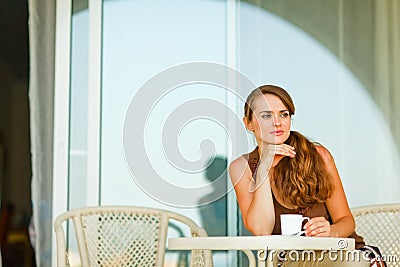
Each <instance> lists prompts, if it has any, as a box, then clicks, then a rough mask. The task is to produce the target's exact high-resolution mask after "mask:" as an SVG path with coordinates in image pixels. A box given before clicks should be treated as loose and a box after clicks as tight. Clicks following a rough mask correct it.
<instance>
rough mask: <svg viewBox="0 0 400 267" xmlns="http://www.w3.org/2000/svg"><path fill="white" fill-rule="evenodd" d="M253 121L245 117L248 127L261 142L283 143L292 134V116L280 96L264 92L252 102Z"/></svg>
mask: <svg viewBox="0 0 400 267" xmlns="http://www.w3.org/2000/svg"><path fill="white" fill-rule="evenodd" d="M251 106H252V109H253V117H252V119H251V121H248V119H247V118H244V122H245V124H246V127H247V129H249V130H250V131H252V132H254V136H255V137H256V139H257V142H258V143H259V144H260V142H262V143H267V144H283V143H284V142H285V141H286V140H287V139H288V138H289V135H290V126H291V118H290V114H289V111H288V109H287V108H286V107H285V105H284V104H283V102H282V101H281V99H280V98H279V97H277V96H276V95H272V94H264V95H260V96H257V97H256V98H254V100H253V102H252V105H251Z"/></svg>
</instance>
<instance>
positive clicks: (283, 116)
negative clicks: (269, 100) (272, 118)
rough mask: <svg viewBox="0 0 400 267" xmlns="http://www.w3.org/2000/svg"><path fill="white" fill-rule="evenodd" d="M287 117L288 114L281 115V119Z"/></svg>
mask: <svg viewBox="0 0 400 267" xmlns="http://www.w3.org/2000/svg"><path fill="white" fill-rule="evenodd" d="M287 117H289V113H287V112H285V113H282V114H281V118H287Z"/></svg>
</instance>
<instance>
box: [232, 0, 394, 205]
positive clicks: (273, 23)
mask: <svg viewBox="0 0 400 267" xmlns="http://www.w3.org/2000/svg"><path fill="white" fill-rule="evenodd" d="M364 3H365V2H363V1H353V2H351V3H350V2H348V1H299V2H296V3H295V2H293V1H241V2H240V11H239V34H238V35H239V44H240V45H239V51H238V53H239V58H240V60H239V62H240V66H239V69H240V71H241V72H242V73H244V74H246V75H248V76H249V77H250V78H251V79H252V80H253V81H255V83H256V84H258V85H262V84H276V85H280V86H282V87H284V88H286V89H287V90H288V91H289V93H290V94H291V95H292V97H293V99H294V102H295V105H296V114H295V116H294V117H293V121H292V129H293V130H296V131H299V132H301V133H303V134H304V135H305V136H307V137H309V138H310V139H311V140H312V141H316V142H319V143H321V144H322V145H324V146H325V147H327V148H328V149H329V150H330V152H331V153H332V155H333V156H334V158H335V161H336V164H337V167H338V169H339V173H340V175H341V179H342V182H343V184H344V187H345V191H346V194H347V198H348V201H349V204H350V206H351V207H355V206H363V205H371V204H379V203H394V202H398V201H399V200H400V199H399V195H398V193H397V188H399V187H400V179H399V173H400V172H399V171H400V169H399V168H400V167H399V166H400V164H399V163H400V159H399V151H398V149H397V148H398V147H399V145H398V144H396V141H395V140H394V138H393V136H394V134H395V132H393V131H392V129H393V128H394V127H393V125H394V124H395V122H394V120H393V119H392V121H390V118H389V120H388V118H385V115H384V112H383V111H384V110H385V108H387V107H385V105H381V106H379V102H378V101H377V99H379V97H377V96H382V94H386V93H387V91H385V90H384V88H383V87H376V86H374V84H377V82H376V81H374V79H373V77H374V75H375V76H376V75H377V74H376V72H378V73H379V72H380V71H381V70H379V68H380V67H382V66H383V65H379V64H377V62H376V61H375V60H374V55H375V59H376V58H378V57H376V56H377V55H379V54H380V53H381V51H379V50H377V45H376V44H377V42H379V41H378V40H377V39H375V36H377V35H376V32H375V31H376V29H377V28H376V25H374V24H373V20H371V15H374V14H375V12H376V9H377V8H378V6H376V5H364ZM380 4H381V3H379V4H378V5H380ZM382 4H383V6H385V3H382ZM383 6H382V7H383ZM350 10H352V11H355V10H359V11H358V12H350ZM367 14H368V15H367ZM382 31H383V32H387V31H389V29H388V28H381V29H380V30H379V32H382ZM361 39H362V41H361ZM386 41H387V42H390V39H389V38H388V40H386ZM374 64H376V65H374ZM393 66H394V65H393ZM392 70H393V69H392ZM390 94H393V95H398V93H396V91H395V90H393V91H392V92H390ZM388 105H389V104H388ZM382 107H383V108H382ZM392 115H393V114H392ZM391 128H392V129H391ZM244 153H245V152H244ZM379 155H385V156H379ZM382 183H385V184H390V185H392V186H391V187H390V188H388V187H382V186H381V185H382Z"/></svg>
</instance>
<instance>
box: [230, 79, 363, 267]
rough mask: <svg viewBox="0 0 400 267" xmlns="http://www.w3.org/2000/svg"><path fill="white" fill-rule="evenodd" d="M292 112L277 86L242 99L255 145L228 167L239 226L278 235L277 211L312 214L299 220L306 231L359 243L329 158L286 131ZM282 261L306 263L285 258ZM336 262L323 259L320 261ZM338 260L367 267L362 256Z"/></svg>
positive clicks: (325, 263) (288, 99) (322, 150)
mask: <svg viewBox="0 0 400 267" xmlns="http://www.w3.org/2000/svg"><path fill="white" fill-rule="evenodd" d="M294 113H295V107H294V104H293V101H292V99H291V97H290V95H289V94H288V93H287V92H286V91H285V90H284V89H282V88H280V87H278V86H274V85H265V86H261V87H259V88H257V89H255V90H254V91H253V92H251V93H250V95H249V96H248V98H247V101H246V104H245V108H244V115H245V116H244V118H243V122H244V124H245V126H246V128H247V129H248V130H249V131H251V132H253V134H254V137H255V139H256V142H257V145H258V146H257V147H256V149H255V150H254V151H252V152H251V153H249V154H246V155H243V156H241V157H239V158H237V159H236V160H234V161H233V162H232V163H231V164H230V166H229V174H230V177H231V179H232V183H233V185H234V188H235V191H236V196H237V199H238V203H239V207H240V210H241V213H242V216H243V222H244V225H245V227H246V228H247V229H248V230H249V231H250V232H251V233H252V234H254V235H271V234H281V229H280V214H286V213H294V214H303V215H304V216H307V217H310V218H311V219H310V220H309V221H308V222H307V223H306V224H305V225H304V230H305V235H306V236H314V237H353V238H355V239H356V248H360V247H362V246H363V245H364V242H363V240H362V238H361V237H359V236H357V235H356V234H355V232H354V229H355V223H354V218H353V216H352V214H351V211H350V209H349V206H348V203H347V200H346V196H345V193H344V190H343V186H342V183H341V180H340V177H339V174H338V171H337V168H336V165H335V162H334V160H333V157H332V155H331V154H330V153H329V151H328V150H327V149H326V148H325V147H323V146H322V145H319V144H316V143H312V142H310V141H309V140H308V139H307V138H305V137H304V136H303V135H301V134H300V133H298V132H295V131H291V130H290V128H291V116H292V115H294ZM361 258H362V257H361ZM281 264H282V262H281ZM284 264H285V265H284V266H289V265H290V266H291V264H294V265H295V266H299V265H301V264H303V265H304V266H311V263H310V262H308V263H307V262H302V263H299V262H297V263H294V262H292V263H291V262H290V260H289V261H285V262H284ZM313 264H314V263H313ZM315 264H317V263H315ZM318 264H319V263H318ZM338 264H339V263H338V262H337V261H336V262H332V261H331V262H329V259H324V261H323V266H338ZM343 264H345V265H346V266H350V265H351V266H369V263H368V261H366V260H362V259H361V261H359V262H356V261H354V262H352V263H349V262H346V263H343ZM349 264H350V265H349ZM318 266H321V265H318Z"/></svg>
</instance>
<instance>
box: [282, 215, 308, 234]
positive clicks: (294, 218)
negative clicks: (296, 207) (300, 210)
mask: <svg viewBox="0 0 400 267" xmlns="http://www.w3.org/2000/svg"><path fill="white" fill-rule="evenodd" d="M304 220H307V221H309V220H310V218H309V217H303V215H301V214H281V231H282V235H301V234H303V233H304V231H302V229H301V228H302V225H303V221H304Z"/></svg>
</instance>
